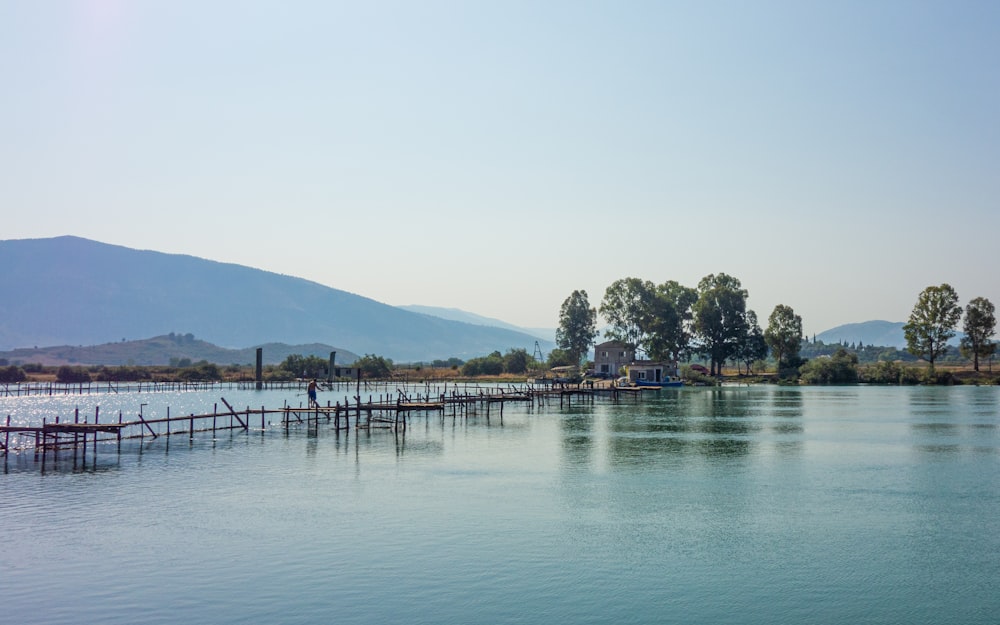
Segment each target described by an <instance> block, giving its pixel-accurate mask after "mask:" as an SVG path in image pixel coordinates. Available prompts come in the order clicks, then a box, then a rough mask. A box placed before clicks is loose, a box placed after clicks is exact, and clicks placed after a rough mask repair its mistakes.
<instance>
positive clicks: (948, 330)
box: [556, 273, 996, 378]
mask: <svg viewBox="0 0 1000 625" xmlns="http://www.w3.org/2000/svg"><path fill="white" fill-rule="evenodd" d="M748 296H749V293H748V291H747V290H746V289H745V288H743V285H742V284H741V283H740V281H739V280H738V279H737V278H735V277H733V276H730V275H727V274H725V273H719V274H709V275H707V276H705V277H704V278H702V279H701V280H700V281H699V282H698V285H697V286H696V287H694V288H692V287H687V286H684V285H682V284H679V283H678V282H675V281H667V282H664V283H663V284H654V283H653V282H651V281H648V280H642V279H639V278H631V277H630V278H623V279H620V280H616V281H615V282H613V283H612V284H611V285H610V286H608V287H607V289H605V291H604V297H603V298H602V300H601V303H600V306H599V307H594V306H592V305H591V304H590V301H589V298H588V295H587V292H586V291H583V290H576V291H573V293H571V294H570V296H569V297H567V298H566V300H565V301H564V302H563V304H562V306H561V307H560V311H559V327H558V329H557V331H556V344H557V345H558V347H559V348H560V349H561V350H564V351H565V352H566V353H567V354H569V356H570V358H571V359H572V360H575V361H577V362H579V361H581V360H582V359H583V358H584V357H585V356H586V355H587V354H588V352H589V350H590V347H591V346H592V345H594V342H595V339H596V338H597V336H598V331H597V318H598V314H599V315H600V316H601V317H602V318H603V319H604V320H605V321H606V322H607V329H606V330H605V332H604V337H605V338H607V339H609V340H613V341H619V342H622V343H625V344H627V345H630V346H631V347H633V348H635V349H636V351H637V352H638V353H642V354H645V355H646V357H648V358H649V359H651V360H673V361H677V362H681V361H689V360H691V358H693V357H695V356H701V357H703V358H705V359H706V360H707V362H708V363H709V369H710V373H711V375H720V374H721V373H722V367H723V365H724V364H725V363H726V362H733V363H735V364H736V365H737V367H738V368H739V370H740V371H742V367H743V366H745V367H746V369H747V373H752V372H753V371H752V368H753V366H754V363H757V362H759V361H762V360H764V359H765V358H767V357H768V356H769V355H770V356H771V357H773V359H774V361H775V363H776V366H777V371H778V373H779V375H780V376H782V377H790V376H798V374H799V372H800V369H801V368H802V366H803V365H805V364H806V363H805V360H803V358H802V357H801V355H800V354H801V352H802V349H803V346H804V345H807V343H806V342H805V341H804V339H803V335H802V317H801V316H799V315H798V314H796V313H795V311H794V310H793V309H792V307H791V306H787V305H785V304H778V305H777V306H775V307H774V310H772V311H771V314H770V315H769V316H768V323H767V327H766V328H763V329H762V328H761V327H760V325H759V322H758V319H757V314H756V313H755V312H754V311H753V310H750V309H748V308H747V299H748ZM962 318H963V309H962V308H961V307H960V306H959V304H958V294H957V293H956V292H955V290H954V289H953V288H952V287H951V286H950V285H948V284H942V285H940V286H930V287H927V288H926V289H924V291H923V292H921V293H920V295H919V296H918V299H917V302H916V304H915V305H914V307H913V311H912V312H911V314H910V317H909V320H908V323H907V324H906V325H904V328H903V330H904V335H905V337H906V341H907V350H908V351H909V352H910V353H912V354H913V355H914V356H916V357H918V358H923V359H924V360H926V361H927V362H928V363H929V365H930V369H931V371H933V368H934V363H935V362H936V361H937V360H938V359H939V358H940V357H941V356H942V355H943V354H945V353H946V351H947V348H948V340H949V339H951V338H953V337H954V336H955V328H956V327H957V325H958V323H959V321H960V320H961V319H962ZM964 320H965V322H964V325H963V333H964V336H963V338H962V341H961V347H960V351H961V353H962V355H963V356H965V357H966V358H969V359H971V360H972V362H973V368H974V369H975V371H979V362H980V360H981V359H983V358H988V357H990V356H992V355H993V353H994V352H995V351H996V343H995V342H993V341H992V336H993V335H994V334H995V331H996V318H995V314H994V307H993V304H992V303H991V302H990V301H989V300H988V299H986V298H983V297H976V298H973V299H972V300H971V301H970V302H969V303H968V305H967V306H966V307H965V309H964ZM845 351H846V350H845ZM838 353H839V352H838ZM840 360H843V357H841V358H840ZM854 364H855V365H856V364H857V356H856V355H855V356H854ZM816 366H818V365H814V367H816ZM817 377H820V378H822V377H823V376H822V375H818V374H817Z"/></svg>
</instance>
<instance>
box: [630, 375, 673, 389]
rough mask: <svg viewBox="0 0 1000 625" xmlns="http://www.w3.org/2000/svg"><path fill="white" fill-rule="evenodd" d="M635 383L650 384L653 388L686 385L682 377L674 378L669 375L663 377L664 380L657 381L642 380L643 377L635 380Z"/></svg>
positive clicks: (640, 384)
mask: <svg viewBox="0 0 1000 625" xmlns="http://www.w3.org/2000/svg"><path fill="white" fill-rule="evenodd" d="M635 385H636V386H650V387H653V388H672V387H673V388H675V387H678V386H684V380H682V379H680V378H674V377H670V376H667V377H665V378H663V379H662V380H660V381H659V382H655V381H653V380H642V379H640V380H636V381H635Z"/></svg>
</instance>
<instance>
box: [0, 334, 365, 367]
mask: <svg viewBox="0 0 1000 625" xmlns="http://www.w3.org/2000/svg"><path fill="white" fill-rule="evenodd" d="M257 347H260V348H262V349H263V354H262V355H263V358H264V364H266V365H269V364H278V363H280V362H281V361H283V360H284V359H285V358H287V357H288V356H290V355H292V354H299V355H302V356H317V357H319V358H322V359H323V360H326V359H327V358H329V357H330V352H331V351H336V352H337V360H336V362H337V363H339V364H349V363H352V362H354V361H355V360H357V354H353V353H351V352H348V351H346V350H339V349H337V348H335V347H331V346H329V345H322V344H319V343H311V344H308V345H285V344H284V343H268V344H266V345H255V346H253V347H247V348H245V349H227V348H225V347H219V346H218V345H213V344H212V343H209V342H207V341H202V340H200V339H197V338H193V337H191V336H190V335H188V336H185V335H181V334H177V335H174V336H169V335H163V336H154V337H152V338H148V339H142V340H138V341H124V342H122V341H119V342H117V343H104V344H102V345H81V346H74V345H55V346H49V347H39V348H37V349H35V348H31V347H28V348H18V349H15V350H11V351H0V358H2V359H4V360H7V361H8V362H11V363H21V364H23V363H38V364H41V365H48V366H54V365H109V366H118V365H168V364H170V361H171V359H176V360H182V359H184V358H187V359H190V360H191V361H192V362H199V361H201V360H206V361H208V362H213V363H216V364H220V365H230V364H238V365H248V364H249V365H252V364H255V363H256V362H257Z"/></svg>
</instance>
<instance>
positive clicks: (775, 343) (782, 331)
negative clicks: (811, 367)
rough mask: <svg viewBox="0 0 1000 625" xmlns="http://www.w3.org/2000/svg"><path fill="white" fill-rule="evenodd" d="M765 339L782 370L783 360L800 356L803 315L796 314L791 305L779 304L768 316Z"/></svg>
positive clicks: (786, 360) (787, 360) (788, 360)
mask: <svg viewBox="0 0 1000 625" xmlns="http://www.w3.org/2000/svg"><path fill="white" fill-rule="evenodd" d="M764 340H765V341H766V342H767V346H768V347H770V348H771V353H773V354H774V359H775V360H776V361H777V363H778V370H779V371H780V370H781V364H782V363H783V362H790V361H792V360H795V359H796V358H798V356H799V350H800V349H801V348H802V317H800V316H798V315H796V314H795V311H794V310H792V307H791V306H785V305H784V304H778V305H777V306H775V307H774V310H773V311H771V316H770V317H768V318H767V330H765V331H764Z"/></svg>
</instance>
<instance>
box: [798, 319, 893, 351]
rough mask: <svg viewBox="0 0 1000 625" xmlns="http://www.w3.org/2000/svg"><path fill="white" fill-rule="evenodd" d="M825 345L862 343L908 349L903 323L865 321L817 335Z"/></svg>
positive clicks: (848, 324)
mask: <svg viewBox="0 0 1000 625" xmlns="http://www.w3.org/2000/svg"><path fill="white" fill-rule="evenodd" d="M816 338H817V339H819V340H821V341H823V342H824V343H840V342H847V343H848V344H850V343H857V342H859V341H860V342H861V343H864V344H865V345H885V346H889V347H896V348H899V349H902V348H904V347H906V339H905V338H903V322H902V321H899V322H896V321H864V322H861V323H847V324H844V325H841V326H837V327H835V328H830V329H829V330H826V331H825V332H821V333H819V334H817V335H816Z"/></svg>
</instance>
